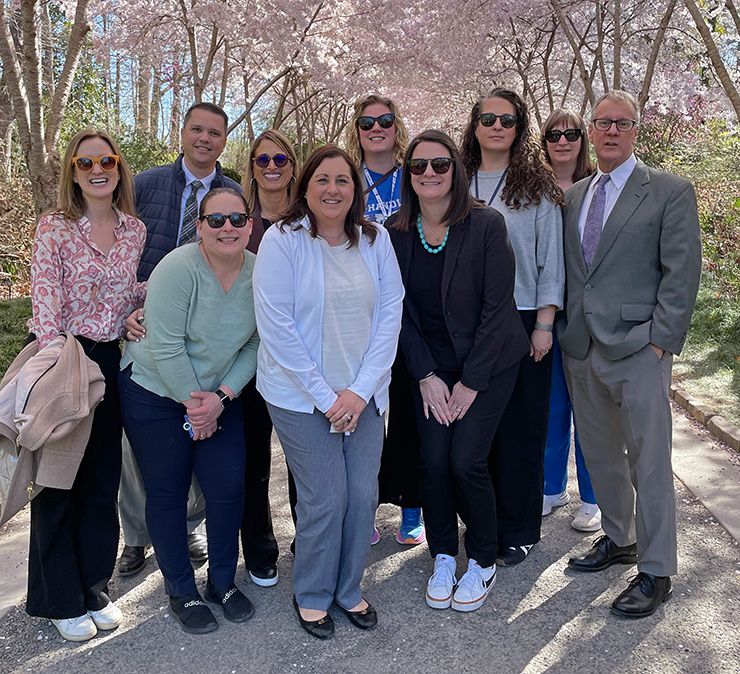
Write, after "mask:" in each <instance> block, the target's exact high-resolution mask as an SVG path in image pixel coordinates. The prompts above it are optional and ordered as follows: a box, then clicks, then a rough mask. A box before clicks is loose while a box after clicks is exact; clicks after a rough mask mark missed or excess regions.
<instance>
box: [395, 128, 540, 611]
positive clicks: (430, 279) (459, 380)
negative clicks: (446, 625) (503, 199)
mask: <svg viewBox="0 0 740 674" xmlns="http://www.w3.org/2000/svg"><path fill="white" fill-rule="evenodd" d="M401 204H402V205H401V210H400V211H399V212H398V214H396V215H394V216H392V218H391V220H390V221H389V222H388V227H389V229H390V232H391V241H392V243H393V246H394V248H395V250H396V255H397V257H398V262H399V266H400V268H401V274H402V277H403V281H404V287H405V289H406V298H405V300H404V311H403V323H402V329H401V337H400V342H401V348H402V350H403V352H404V355H405V357H406V359H407V363H408V366H409V370H410V372H411V376H412V377H413V379H414V380H415V381H416V382H418V386H417V387H415V389H414V393H415V400H416V417H417V422H418V425H419V434H420V436H421V479H422V506H423V508H424V520H425V522H426V527H427V542H428V544H429V550H430V553H431V554H432V556H433V557H434V559H435V564H434V573H433V575H432V576H431V578H430V579H429V582H428V584H427V592H426V602H427V604H428V605H429V606H431V607H432V608H448V607H449V606H452V608H454V609H456V610H459V611H473V610H475V609H477V608H479V607H480V606H482V605H483V602H484V601H485V599H486V597H487V596H488V593H489V592H490V590H491V588H492V587H493V584H494V582H495V578H496V563H495V562H496V551H497V540H496V499H495V495H494V491H493V486H492V484H491V479H490V476H489V474H488V454H489V450H490V446H491V441H492V439H493V436H494V434H495V432H496V428H497V426H498V422H499V419H500V418H501V414H502V412H503V410H504V408H505V407H506V404H507V402H508V399H509V396H510V394H511V391H512V388H513V386H514V382H515V380H516V375H517V370H518V367H519V361H520V360H521V358H522V357H523V356H524V355H525V354H526V353H528V351H529V346H528V340H527V336H526V333H525V331H524V328H523V327H522V324H521V321H520V320H519V316H518V314H517V312H516V307H515V304H514V298H513V292H514V255H513V252H512V249H511V245H510V243H509V239H508V236H507V233H506V225H505V223H504V220H503V217H502V216H501V215H500V214H499V213H497V212H496V211H494V210H493V209H491V208H487V207H485V206H483V205H482V204H481V203H480V202H478V201H476V200H475V199H473V198H472V197H471V196H470V195H469V192H468V183H467V178H466V174H465V167H464V166H463V163H462V159H461V157H460V153H459V151H458V149H457V147H456V146H455V144H454V143H453V141H452V140H451V139H450V137H449V136H447V135H446V134H444V133H442V132H441V131H435V130H431V131H425V132H423V133H421V134H420V135H418V136H417V137H416V138H414V140H413V141H412V142H411V144H410V145H409V148H408V151H407V153H406V163H405V170H404V173H403V183H402V196H401ZM458 514H459V515H460V517H461V518H462V520H463V522H464V523H465V525H466V535H465V548H466V553H467V556H468V568H467V572H466V573H465V574H464V575H463V577H462V578H461V579H460V582H459V583H458V582H457V580H456V560H455V556H456V555H457V552H458V549H457V548H458V533H457V516H458Z"/></svg>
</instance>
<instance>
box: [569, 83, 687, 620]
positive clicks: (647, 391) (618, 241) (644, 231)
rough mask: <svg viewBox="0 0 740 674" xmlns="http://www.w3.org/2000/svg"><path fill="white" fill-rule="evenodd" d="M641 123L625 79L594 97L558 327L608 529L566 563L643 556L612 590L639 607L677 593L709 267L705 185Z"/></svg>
mask: <svg viewBox="0 0 740 674" xmlns="http://www.w3.org/2000/svg"><path fill="white" fill-rule="evenodd" d="M638 124H639V111H638V108H637V104H636V102H635V100H634V98H633V97H632V96H630V95H629V94H627V93H626V92H623V91H612V92H610V93H608V94H605V95H604V96H602V97H601V98H600V99H599V100H598V101H597V103H596V105H595V106H594V108H593V111H592V119H591V124H590V125H589V129H588V135H589V138H590V139H591V142H592V143H593V146H594V149H595V151H596V157H597V159H598V171H597V172H596V174H595V175H594V176H591V177H590V178H586V179H584V180H581V181H580V182H578V183H576V184H575V185H573V187H572V188H571V189H570V190H568V192H567V194H566V205H565V262H566V281H567V303H566V321H565V322H564V323H563V324H561V325H560V326H559V327H560V329H559V335H560V345H561V347H562V350H563V354H564V355H563V362H564V366H565V374H566V378H567V381H568V388H569V389H570V394H571V398H572V400H573V408H574V412H575V418H576V424H577V426H578V433H579V435H580V438H581V445H582V448H583V454H584V456H585V458H586V464H587V466H588V470H589V472H590V474H591V479H592V481H593V484H594V488H595V491H596V497H597V499H598V502H599V505H600V506H601V510H602V513H603V521H602V528H603V529H604V532H605V535H604V536H602V537H601V538H599V539H597V540H596V541H595V543H594V544H593V547H592V548H591V550H590V551H589V552H588V553H587V554H585V555H583V556H581V557H576V558H572V559H571V560H570V561H569V562H568V565H569V566H570V567H571V568H572V569H574V570H578V571H601V570H602V569H606V568H607V567H609V566H611V565H612V564H617V563H621V564H633V563H635V562H637V566H638V574H637V576H635V578H634V579H632V580H631V581H630V583H629V585H628V587H627V588H626V589H625V590H624V591H623V592H622V593H621V594H620V595H619V596H618V597H617V598H616V599H615V600H614V601H613V603H612V611H614V612H615V613H617V614H619V615H621V616H624V617H630V618H642V617H644V616H648V615H651V614H653V613H654V612H655V611H656V609H657V608H658V607H659V606H660V605H661V604H662V603H663V602H665V601H667V600H668V599H669V598H670V594H671V579H670V576H672V575H674V574H675V573H676V571H677V553H676V506H675V495H674V492H673V474H672V469H671V434H672V433H671V431H672V425H671V409H670V405H669V401H668V387H669V385H670V381H671V366H672V359H673V354H678V353H679V352H680V351H681V348H682V347H683V344H684V340H685V338H686V332H687V330H688V328H689V323H690V320H691V313H692V311H693V309H694V303H695V301H696V293H697V290H698V286H699V276H700V272H701V246H700V241H699V223H698V218H697V212H696V197H695V194H694V189H693V187H692V186H691V184H690V183H688V182H687V181H685V180H683V179H681V178H678V177H676V176H672V175H669V174H666V173H662V172H660V171H657V170H655V169H652V168H649V167H647V166H645V164H643V163H642V162H641V161H639V160H638V159H636V158H635V155H634V146H635V140H636V138H637V130H638ZM625 450H626V451H625ZM635 494H636V496H637V500H636V503H635ZM635 505H636V506H637V507H636V510H635Z"/></svg>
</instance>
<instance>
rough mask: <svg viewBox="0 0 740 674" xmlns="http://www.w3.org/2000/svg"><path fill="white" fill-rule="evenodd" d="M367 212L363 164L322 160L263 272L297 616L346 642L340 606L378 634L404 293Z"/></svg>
mask: <svg viewBox="0 0 740 674" xmlns="http://www.w3.org/2000/svg"><path fill="white" fill-rule="evenodd" d="M363 212H364V202H363V195H362V187H361V183H360V176H359V174H358V172H357V168H356V167H355V165H354V164H353V163H352V160H351V159H350V158H349V156H348V155H347V154H346V153H345V152H344V151H343V150H340V149H339V148H337V147H334V146H325V147H322V148H320V149H318V150H316V151H315V152H314V153H313V154H311V156H310V157H309V158H308V159H307V160H306V164H305V166H304V167H303V170H302V171H301V174H300V176H299V177H298V181H297V184H296V190H295V195H294V200H293V203H292V205H291V207H290V208H289V209H288V211H287V213H286V214H285V219H284V220H283V221H282V222H281V223H280V224H279V225H277V226H275V227H271V228H270V229H269V230H268V231H267V232H266V234H265V237H264V238H263V240H262V244H261V246H260V253H259V256H258V257H257V266H256V268H255V303H256V309H257V321H258V326H259V333H260V350H259V366H258V370H257V389H258V390H259V392H260V393H261V394H262V396H263V397H264V398H265V400H266V401H267V406H268V409H269V411H270V416H271V417H272V421H273V424H274V425H275V430H276V431H277V434H278V437H279V438H280V443H281V444H282V446H283V451H284V452H285V456H286V458H287V460H288V465H289V466H290V470H291V472H292V473H293V477H294V479H295V483H296V487H297V491H298V502H297V514H298V523H297V527H296V540H295V563H294V566H293V587H294V593H295V596H294V607H295V609H296V612H297V613H298V618H299V621H300V624H301V626H302V627H303V628H304V629H305V630H306V631H308V632H309V633H310V634H311V635H313V636H315V637H317V638H322V639H325V638H328V637H330V636H332V634H333V633H334V623H333V622H332V619H331V617H330V616H329V614H328V610H329V607H330V606H331V604H332V602H335V603H336V604H337V605H338V606H339V607H340V608H341V609H342V610H343V611H344V612H345V613H346V614H347V616H348V618H349V619H350V621H351V622H352V623H353V624H354V625H356V626H357V627H360V628H362V629H369V628H372V627H374V626H375V625H376V623H377V614H376V612H375V609H374V608H373V607H372V606H371V605H370V604H369V603H368V602H367V601H366V600H365V599H364V598H363V596H362V592H361V589H360V581H361V580H362V575H363V573H364V570H365V564H366V562H367V555H368V552H369V550H370V537H371V534H372V530H373V520H374V517H375V509H376V508H377V505H378V481H377V476H378V470H379V467H380V453H381V449H382V445H383V431H384V423H383V417H384V413H385V410H386V408H387V406H388V382H389V380H390V369H391V364H392V363H393V359H394V356H395V353H396V346H397V342H398V333H399V330H400V327H401V301H402V298H403V286H402V284H401V278H400V274H399V271H398V264H397V263H396V258H395V255H394V254H393V249H392V247H391V245H390V241H389V237H388V233H387V232H386V230H385V229H384V228H382V227H380V228H378V227H377V226H376V225H374V224H372V223H370V222H368V221H367V220H365V219H364V217H363Z"/></svg>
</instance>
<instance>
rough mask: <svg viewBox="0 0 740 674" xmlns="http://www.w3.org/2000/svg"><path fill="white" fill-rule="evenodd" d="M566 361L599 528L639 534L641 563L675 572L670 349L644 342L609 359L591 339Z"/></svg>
mask: <svg viewBox="0 0 740 674" xmlns="http://www.w3.org/2000/svg"><path fill="white" fill-rule="evenodd" d="M563 365H564V367H565V375H566V379H567V381H568V388H569V389H570V396H571V400H572V401H573V412H574V414H575V418H576V426H577V427H578V434H579V435H580V438H581V448H582V450H583V456H584V458H585V459H586V466H587V467H588V471H589V474H590V475H591V482H592V483H593V487H594V492H595V494H596V500H597V502H598V504H599V506H600V507H601V512H602V523H601V526H602V528H603V530H604V532H605V533H606V534H607V535H608V536H609V538H611V539H612V540H613V541H614V542H615V543H616V544H617V545H620V546H624V545H630V544H631V543H634V542H635V540H636V541H637V552H638V557H639V561H638V564H637V567H638V569H639V570H640V571H644V572H646V573H650V574H653V575H655V576H672V575H674V574H675V573H676V571H677V568H678V561H677V552H676V497H675V494H674V490H673V472H672V468H671V443H672V425H671V407H670V403H669V401H668V388H669V386H670V383H671V368H672V365H673V356H672V355H671V354H670V353H668V352H666V353H664V354H663V357H662V358H660V359H659V358H658V356H657V354H656V353H655V351H653V349H652V347H651V346H650V345H648V346H646V347H644V348H643V349H641V350H640V351H638V352H637V353H633V354H632V355H631V356H627V358H623V359H621V360H617V361H611V360H608V359H607V358H605V357H604V355H603V353H602V352H601V351H600V350H599V347H598V346H596V345H595V344H593V343H592V344H591V347H590V348H589V351H588V354H587V356H586V358H585V359H584V360H576V359H574V358H571V357H570V356H568V355H566V354H565V353H564V354H563ZM625 450H626V451H625ZM635 496H636V497H637V499H636V501H635Z"/></svg>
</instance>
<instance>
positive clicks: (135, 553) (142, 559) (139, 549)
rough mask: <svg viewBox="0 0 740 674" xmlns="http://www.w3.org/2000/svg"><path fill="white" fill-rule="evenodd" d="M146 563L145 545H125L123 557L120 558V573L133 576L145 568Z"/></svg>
mask: <svg viewBox="0 0 740 674" xmlns="http://www.w3.org/2000/svg"><path fill="white" fill-rule="evenodd" d="M144 564H146V552H145V550H144V546H143V545H142V546H139V545H124V546H123V552H122V553H121V558H120V559H119V560H118V574H119V575H121V576H133V575H134V574H136V573H139V571H141V570H142V569H143V568H144Z"/></svg>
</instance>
